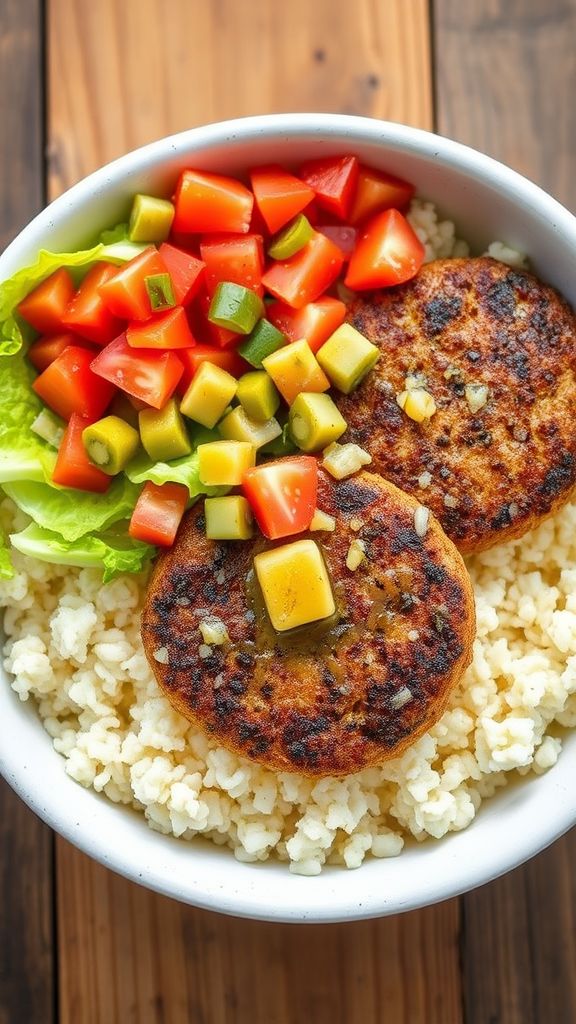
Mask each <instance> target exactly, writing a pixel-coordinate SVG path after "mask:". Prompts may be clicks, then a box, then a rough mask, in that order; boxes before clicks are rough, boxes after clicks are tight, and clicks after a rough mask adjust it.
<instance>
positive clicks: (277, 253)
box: [268, 213, 314, 260]
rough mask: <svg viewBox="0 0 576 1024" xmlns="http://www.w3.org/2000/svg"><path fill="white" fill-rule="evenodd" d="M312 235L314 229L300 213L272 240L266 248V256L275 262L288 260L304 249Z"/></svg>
mask: <svg viewBox="0 0 576 1024" xmlns="http://www.w3.org/2000/svg"><path fill="white" fill-rule="evenodd" d="M313 234H314V228H313V227H312V225H311V224H310V221H309V220H308V219H307V217H305V216H304V214H303V213H300V214H298V216H297V217H295V218H294V220H293V221H291V223H290V224H287V225H286V227H285V228H284V229H283V230H282V231H280V233H279V234H277V235H276V236H275V237H274V238H273V239H272V242H271V243H270V245H269V247H268V255H269V256H271V257H272V259H275V260H289V259H290V257H291V256H295V255H296V253H297V252H300V249H303V248H304V246H305V245H306V243H307V242H309V241H310V239H311V238H312V235H313Z"/></svg>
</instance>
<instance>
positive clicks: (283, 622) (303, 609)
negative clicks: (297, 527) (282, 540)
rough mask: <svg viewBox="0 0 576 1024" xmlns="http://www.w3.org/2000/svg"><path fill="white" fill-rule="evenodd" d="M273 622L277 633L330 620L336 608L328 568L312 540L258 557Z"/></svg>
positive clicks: (256, 565)
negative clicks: (321, 620)
mask: <svg viewBox="0 0 576 1024" xmlns="http://www.w3.org/2000/svg"><path fill="white" fill-rule="evenodd" d="M254 568H255V570H256V576H257V578H258V583H259V584H260V588H261V590H262V596H263V598H264V603H265V605H266V610H267V612H268V615H269V616H270V621H271V623H272V625H273V627H274V629H275V630H277V632H279V633H280V632H285V631H286V630H287V629H296V627H298V626H305V625H306V624H307V623H309V622H316V621H318V620H320V619H327V618H329V617H330V616H331V615H333V614H334V612H335V611H336V603H335V601H334V595H333V593H332V588H331V586H330V580H329V577H328V571H327V569H326V565H325V562H324V559H323V558H322V555H321V553H320V549H319V547H318V545H317V544H316V542H315V541H313V540H311V539H305V540H297V541H294V542H293V543H291V544H282V545H281V546H280V547H277V548H272V549H271V550H270V551H262V552H260V554H258V555H255V557H254Z"/></svg>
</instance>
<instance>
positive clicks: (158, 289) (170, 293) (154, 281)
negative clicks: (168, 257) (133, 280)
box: [144, 274, 176, 313]
mask: <svg viewBox="0 0 576 1024" xmlns="http://www.w3.org/2000/svg"><path fill="white" fill-rule="evenodd" d="M144 284H145V285H146V291H147V292H148V298H149V299H150V308H151V310H152V312H153V313H160V312H161V311H162V310H164V309H172V307H173V306H175V305H176V296H175V294H174V288H173V286H172V280H171V278H170V274H150V277H146V278H145V279H144Z"/></svg>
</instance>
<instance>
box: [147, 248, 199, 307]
mask: <svg viewBox="0 0 576 1024" xmlns="http://www.w3.org/2000/svg"><path fill="white" fill-rule="evenodd" d="M158 251H159V253H160V257H161V259H162V262H163V264H164V266H165V267H166V269H167V271H168V273H169V274H170V281H171V282H172V287H173V288H174V295H175V297H176V302H178V303H179V304H180V305H181V306H188V305H189V304H190V303H191V302H192V300H193V299H194V298H195V297H196V295H197V294H198V291H199V289H200V287H201V285H202V281H203V280H204V264H203V262H202V260H199V259H197V258H196V257H195V256H191V255H190V253H188V252H184V250H183V249H178V248H177V247H176V246H175V245H168V243H167V242H163V243H162V245H161V246H160V249H159V250H158Z"/></svg>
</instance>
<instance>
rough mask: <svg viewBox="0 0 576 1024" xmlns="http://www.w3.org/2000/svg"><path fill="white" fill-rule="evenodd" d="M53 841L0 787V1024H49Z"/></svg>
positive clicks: (26, 178)
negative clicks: (0, 896) (24, 1022)
mask: <svg viewBox="0 0 576 1024" xmlns="http://www.w3.org/2000/svg"><path fill="white" fill-rule="evenodd" d="M41 29H42V19H41V4H40V2H39V0H3V3H1V4H0V124H1V125H2V145H0V181H2V189H1V191H0V249H3V248H4V246H6V245H7V244H8V242H10V241H11V239H12V238H13V237H14V235H15V234H17V232H18V231H19V230H20V229H21V228H22V227H23V226H24V224H25V223H26V222H27V221H28V220H30V218H31V217H33V216H34V214H35V213H37V212H38V210H39V209H40V208H41V206H42V203H43V192H44V186H43V155H42V145H43V139H42V133H43V125H42V88H43V83H42V35H41ZM52 869H53V837H52V834H51V832H50V830H49V829H47V828H46V827H45V826H44V825H42V823H41V822H40V821H39V820H38V819H37V818H36V817H34V815H33V814H32V813H31V811H29V810H28V808H27V807H26V806H25V805H24V804H23V803H22V801H21V800H19V799H18V797H17V796H16V795H15V794H14V793H13V792H12V790H11V789H10V788H9V787H8V786H7V785H6V783H4V782H0V891H1V892H2V912H1V913H0V950H1V951H2V952H1V955H0V1024H14V1022H15V1021H29V1022H30V1024H51V1022H53V1021H54V1019H55V1017H54V1000H55V986H54V974H55V965H54V949H53V942H52V937H53V898H52V897H53V874H52Z"/></svg>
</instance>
